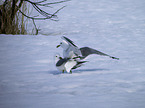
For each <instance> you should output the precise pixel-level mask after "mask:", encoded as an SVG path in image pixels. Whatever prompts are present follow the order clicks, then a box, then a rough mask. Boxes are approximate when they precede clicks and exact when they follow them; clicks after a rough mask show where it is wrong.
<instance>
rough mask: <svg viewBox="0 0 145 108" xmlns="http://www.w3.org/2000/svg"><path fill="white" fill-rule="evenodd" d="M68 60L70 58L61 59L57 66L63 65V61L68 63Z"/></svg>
mask: <svg viewBox="0 0 145 108" xmlns="http://www.w3.org/2000/svg"><path fill="white" fill-rule="evenodd" d="M67 61H68V58H64V59H60V60H59V61H58V62H57V63H56V66H61V65H62V64H63V63H66V62H67Z"/></svg>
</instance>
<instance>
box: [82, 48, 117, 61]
mask: <svg viewBox="0 0 145 108" xmlns="http://www.w3.org/2000/svg"><path fill="white" fill-rule="evenodd" d="M80 50H81V53H82V56H83V59H84V58H86V57H87V56H88V55H90V54H98V55H101V56H109V57H110V58H112V59H119V58H116V57H112V56H110V55H108V54H105V53H103V52H100V51H98V50H95V49H92V48H89V47H82V48H80Z"/></svg>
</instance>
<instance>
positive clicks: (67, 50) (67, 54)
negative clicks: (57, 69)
mask: <svg viewBox="0 0 145 108" xmlns="http://www.w3.org/2000/svg"><path fill="white" fill-rule="evenodd" d="M61 38H62V39H63V41H62V42H61V43H60V44H59V45H57V48H58V47H60V46H61V47H62V48H63V56H64V58H75V59H77V58H78V59H80V60H82V59H85V58H86V57H87V56H89V55H91V54H97V55H101V56H108V57H110V58H112V59H117V60H119V58H116V57H113V56H110V55H108V54H105V53H103V52H101V51H98V50H96V49H93V48H89V47H82V48H78V47H77V46H76V45H75V44H74V42H73V41H72V40H70V39H69V38H67V37H65V36H62V37H61Z"/></svg>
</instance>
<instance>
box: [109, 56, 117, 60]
mask: <svg viewBox="0 0 145 108" xmlns="http://www.w3.org/2000/svg"><path fill="white" fill-rule="evenodd" d="M110 58H112V59H116V60H119V58H117V57H110Z"/></svg>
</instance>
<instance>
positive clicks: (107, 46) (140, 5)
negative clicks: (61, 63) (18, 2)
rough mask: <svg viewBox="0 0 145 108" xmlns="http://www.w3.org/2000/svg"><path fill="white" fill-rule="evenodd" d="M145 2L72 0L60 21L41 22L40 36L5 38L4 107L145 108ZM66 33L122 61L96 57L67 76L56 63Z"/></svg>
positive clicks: (0, 102) (0, 90)
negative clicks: (55, 56) (56, 55)
mask: <svg viewBox="0 0 145 108" xmlns="http://www.w3.org/2000/svg"><path fill="white" fill-rule="evenodd" d="M144 3H145V1H144V0H139V1H137V0H121V1H116V0H109V1H107V0H97V1H96V0H80V1H77V0H72V1H70V2H67V3H65V4H66V5H67V7H65V8H64V9H63V10H62V11H61V12H59V14H58V16H59V19H60V21H59V22H52V21H47V20H46V21H44V22H42V21H37V25H39V26H40V28H41V32H40V34H39V35H37V36H31V35H3V34H1V35H0V108H40V107H42V108H89V107H91V108H144V107H145V86H144V85H145V73H144V72H145V66H144V63H145V57H144V53H145V48H144V44H145V37H144V34H145V29H144V28H145V24H144V23H145V15H144V10H145V7H144ZM44 34H45V35H44ZM48 34H49V35H48ZM62 35H65V36H66V37H68V38H70V39H71V40H73V41H74V43H75V44H76V45H77V46H78V47H84V46H88V47H91V48H95V49H97V50H100V51H102V52H104V53H107V54H109V55H111V56H115V57H119V58H120V60H113V59H110V58H108V57H103V56H97V55H92V56H89V57H88V58H87V59H86V60H88V61H89V62H88V63H86V64H85V65H84V66H82V67H81V68H78V69H76V70H74V71H73V73H72V74H68V73H64V74H62V73H61V72H59V71H57V69H56V67H55V64H54V55H55V54H56V53H60V54H61V55H62V49H61V48H58V49H57V48H56V45H58V44H59V42H60V41H61V36H62Z"/></svg>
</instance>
